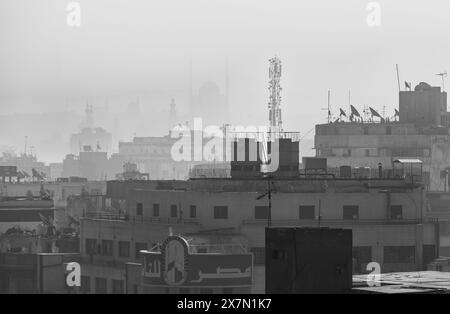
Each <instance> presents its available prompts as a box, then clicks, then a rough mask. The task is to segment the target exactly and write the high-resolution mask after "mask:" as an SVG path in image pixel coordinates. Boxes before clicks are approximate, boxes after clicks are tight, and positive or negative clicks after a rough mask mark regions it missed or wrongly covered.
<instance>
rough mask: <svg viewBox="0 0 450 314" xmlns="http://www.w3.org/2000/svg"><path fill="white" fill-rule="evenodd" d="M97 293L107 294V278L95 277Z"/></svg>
mask: <svg viewBox="0 0 450 314" xmlns="http://www.w3.org/2000/svg"><path fill="white" fill-rule="evenodd" d="M95 293H98V294H106V293H107V289H106V278H100V277H95Z"/></svg>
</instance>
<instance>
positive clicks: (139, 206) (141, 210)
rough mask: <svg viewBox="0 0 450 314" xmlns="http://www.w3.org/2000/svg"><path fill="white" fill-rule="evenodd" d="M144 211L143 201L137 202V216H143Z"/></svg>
mask: <svg viewBox="0 0 450 314" xmlns="http://www.w3.org/2000/svg"><path fill="white" fill-rule="evenodd" d="M143 211H144V210H143V205H142V203H136V216H142V214H143Z"/></svg>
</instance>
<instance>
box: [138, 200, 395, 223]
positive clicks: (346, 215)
mask: <svg viewBox="0 0 450 314" xmlns="http://www.w3.org/2000/svg"><path fill="white" fill-rule="evenodd" d="M402 211H403V209H402V206H401V205H392V206H391V211H390V218H391V219H402V217H403V214H402ZM136 214H137V215H138V216H142V215H143V210H142V203H137V208H136ZM268 215H269V207H268V206H255V213H254V218H255V219H267V217H268ZM153 217H159V204H153ZM170 217H171V218H181V217H182V213H181V214H180V213H179V210H178V206H177V205H171V207H170ZM189 217H190V218H196V217H197V207H196V206H195V205H191V206H190V212H189ZM298 218H299V219H305V220H311V219H316V213H315V206H314V205H303V206H299V213H298ZM342 218H343V219H346V220H355V219H359V206H358V205H344V206H343V208H342ZM214 219H228V206H214Z"/></svg>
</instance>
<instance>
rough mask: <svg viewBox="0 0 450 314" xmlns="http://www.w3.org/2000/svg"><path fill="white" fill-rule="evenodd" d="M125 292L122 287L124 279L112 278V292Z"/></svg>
mask: <svg viewBox="0 0 450 314" xmlns="http://www.w3.org/2000/svg"><path fill="white" fill-rule="evenodd" d="M124 292H125V289H124V281H123V280H116V279H113V281H112V293H113V294H123V293H124Z"/></svg>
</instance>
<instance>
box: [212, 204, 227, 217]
mask: <svg viewBox="0 0 450 314" xmlns="http://www.w3.org/2000/svg"><path fill="white" fill-rule="evenodd" d="M227 218H228V207H227V206H214V219H227Z"/></svg>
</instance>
